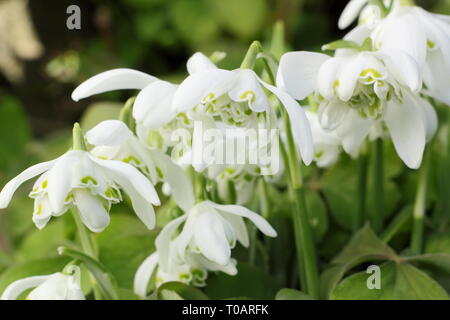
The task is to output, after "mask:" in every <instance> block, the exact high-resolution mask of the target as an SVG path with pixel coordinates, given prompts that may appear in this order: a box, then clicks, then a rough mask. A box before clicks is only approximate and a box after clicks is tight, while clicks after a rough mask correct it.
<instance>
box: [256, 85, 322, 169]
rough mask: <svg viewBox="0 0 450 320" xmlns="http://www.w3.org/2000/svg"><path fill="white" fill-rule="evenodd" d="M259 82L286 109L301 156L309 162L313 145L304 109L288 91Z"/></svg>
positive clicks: (305, 161) (312, 155)
mask: <svg viewBox="0 0 450 320" xmlns="http://www.w3.org/2000/svg"><path fill="white" fill-rule="evenodd" d="M260 83H261V84H262V85H263V86H264V87H266V88H267V89H268V90H269V91H271V92H272V93H273V94H274V95H275V96H276V97H277V98H278V99H279V100H280V102H281V104H282V105H283V106H284V108H285V109H286V112H287V113H288V115H289V119H290V122H291V128H292V134H293V136H294V140H295V142H296V144H297V146H298V151H299V152H300V155H301V158H302V160H303V162H304V163H305V164H306V165H309V164H311V162H312V160H313V157H314V145H313V139H312V133H311V128H310V126H309V121H308V118H307V117H306V113H305V110H303V108H302V107H301V106H300V104H298V103H297V101H295V100H294V99H293V98H292V97H291V96H290V95H289V94H288V93H286V92H284V91H282V90H280V89H278V88H277V87H274V86H271V85H270V84H268V83H265V82H264V81H262V80H260Z"/></svg>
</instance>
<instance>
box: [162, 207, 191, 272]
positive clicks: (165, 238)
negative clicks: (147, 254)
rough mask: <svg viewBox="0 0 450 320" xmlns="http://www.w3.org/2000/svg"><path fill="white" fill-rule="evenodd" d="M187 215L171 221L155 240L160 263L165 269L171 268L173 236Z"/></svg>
mask: <svg viewBox="0 0 450 320" xmlns="http://www.w3.org/2000/svg"><path fill="white" fill-rule="evenodd" d="M187 217H188V215H187V214H185V215H182V216H181V217H178V218H176V219H174V220H172V221H170V222H169V223H168V224H167V225H165V226H164V228H163V229H162V230H161V232H160V233H159V235H158V237H157V238H156V240H155V246H156V250H157V252H158V255H159V264H160V265H161V268H162V269H163V270H169V256H170V245H171V242H172V240H173V239H172V238H173V236H174V234H175V232H176V231H177V229H178V227H179V226H180V225H181V224H182V223H183V222H184V221H185V220H186V219H187Z"/></svg>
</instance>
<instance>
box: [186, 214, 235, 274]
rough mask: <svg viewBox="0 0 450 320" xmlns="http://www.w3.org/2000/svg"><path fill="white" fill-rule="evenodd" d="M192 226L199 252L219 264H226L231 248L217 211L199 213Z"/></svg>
mask: <svg viewBox="0 0 450 320" xmlns="http://www.w3.org/2000/svg"><path fill="white" fill-rule="evenodd" d="M194 228H195V231H194V239H195V244H196V245H197V246H198V247H199V248H200V251H201V253H202V254H203V255H204V256H205V257H206V258H208V259H209V260H211V261H214V262H216V263H218V264H220V265H226V264H228V262H229V260H230V256H231V249H230V245H229V243H228V240H227V237H226V234H225V230H224V227H223V225H222V222H221V220H220V218H219V216H218V215H217V213H212V212H204V213H202V214H200V215H199V217H198V219H197V221H196V224H195V226H194Z"/></svg>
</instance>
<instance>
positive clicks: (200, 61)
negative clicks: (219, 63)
mask: <svg viewBox="0 0 450 320" xmlns="http://www.w3.org/2000/svg"><path fill="white" fill-rule="evenodd" d="M186 66H187V70H188V72H189V74H194V73H197V72H200V71H203V70H206V69H217V67H216V65H215V64H214V63H213V62H212V61H211V60H209V58H208V57H207V56H205V55H204V54H203V53H201V52H196V53H194V54H193V55H192V56H191V57H190V58H189V60H188V61H187V64H186Z"/></svg>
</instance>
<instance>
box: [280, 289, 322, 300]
mask: <svg viewBox="0 0 450 320" xmlns="http://www.w3.org/2000/svg"><path fill="white" fill-rule="evenodd" d="M275 300H315V299H314V298H311V297H310V296H309V295H307V294H306V293H304V292H301V291H298V290H294V289H289V288H284V289H281V290H280V291H278V292H277V295H276V296H275Z"/></svg>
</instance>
